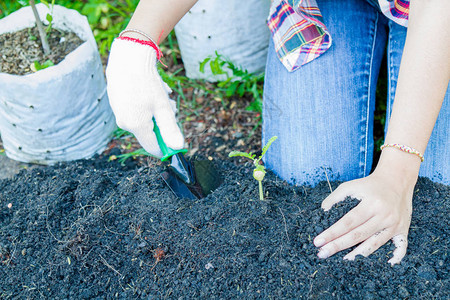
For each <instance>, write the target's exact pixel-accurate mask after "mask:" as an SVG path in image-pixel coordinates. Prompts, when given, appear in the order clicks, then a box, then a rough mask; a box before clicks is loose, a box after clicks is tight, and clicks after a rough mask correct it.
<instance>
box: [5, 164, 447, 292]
mask: <svg viewBox="0 0 450 300" xmlns="http://www.w3.org/2000/svg"><path fill="white" fill-rule="evenodd" d="M216 163H217V165H218V167H219V169H220V170H221V171H222V173H223V175H224V177H225V183H224V184H223V185H221V186H220V187H219V188H218V189H217V190H216V191H215V192H213V193H212V194H211V195H209V196H208V197H206V198H204V199H201V200H197V201H190V200H187V199H177V198H175V196H174V195H173V194H172V193H171V191H170V190H169V189H168V188H167V187H166V186H165V184H164V182H163V181H162V179H161V178H160V176H159V173H160V172H161V170H162V166H154V167H152V168H148V167H142V166H132V165H128V166H125V167H123V166H121V165H120V164H118V163H115V162H107V161H106V159H101V158H98V159H93V160H83V161H78V162H75V163H70V164H59V165H56V166H53V167H45V168H43V167H37V168H35V169H33V170H23V171H21V172H20V173H19V174H18V175H17V176H15V177H14V178H12V179H6V180H1V181H0V278H2V279H3V280H1V281H0V295H2V297H6V298H8V297H12V298H18V297H20V298H38V297H44V298H77V299H88V298H95V297H102V298H103V297H108V298H110V297H111V298H112V297H119V298H150V299H152V298H158V299H159V298H171V299H192V298H202V299H228V298H238V297H239V298H241V297H242V298H250V299H255V298H258V299H259V298H262V299H266V298H277V299H287V298H302V297H304V298H311V299H332V298H339V299H380V298H385V297H389V298H391V299H405V298H411V299H418V298H435V299H448V298H449V297H450V293H449V280H450V279H449V276H448V274H449V271H450V266H449V264H448V248H449V236H448V228H449V220H448V214H449V213H450V209H449V202H448V198H449V194H450V193H449V187H448V186H443V185H439V184H434V183H432V182H431V181H429V180H427V179H424V178H421V179H419V181H418V184H417V186H416V189H415V193H414V200H413V201H414V211H413V216H412V225H411V230H410V237H409V248H408V254H407V256H406V257H405V258H404V260H403V261H402V263H401V264H400V265H396V266H394V267H391V266H390V265H389V264H388V263H387V261H388V259H389V258H390V256H391V255H392V251H393V249H394V248H393V245H392V243H388V244H386V245H385V246H383V247H382V248H380V249H379V250H378V251H377V252H376V253H375V254H373V255H371V256H369V257H367V258H363V257H357V259H356V260H355V261H354V262H350V261H344V260H343V259H342V258H343V256H344V255H345V254H346V253H348V251H350V250H347V251H344V252H343V253H339V254H336V255H335V256H333V257H331V258H329V259H326V260H321V259H319V258H317V249H316V248H315V247H314V245H313V244H312V239H313V238H314V237H315V236H316V235H317V234H318V233H320V232H321V231H322V230H323V229H325V228H327V227H328V226H330V225H331V224H332V223H333V222H335V221H336V220H338V219H339V218H340V217H341V216H342V215H344V214H345V213H346V212H347V211H348V210H350V209H351V208H352V207H354V206H355V205H356V204H357V203H358V201H357V200H354V199H350V198H348V199H347V200H346V201H344V202H342V203H340V204H338V205H336V207H335V208H334V209H332V210H331V211H330V212H328V213H325V212H323V211H322V209H321V208H320V204H321V201H322V200H323V199H324V198H325V197H326V196H327V195H328V194H329V192H330V188H329V186H328V183H326V182H323V183H321V184H319V185H318V186H317V187H316V188H308V187H303V186H291V185H288V184H287V183H286V182H284V181H282V180H280V179H279V178H277V177H276V176H275V175H273V174H272V173H270V172H269V173H268V174H267V175H266V177H265V179H264V181H263V183H264V189H265V194H266V195H267V197H266V200H265V201H260V200H258V199H259V196H258V187H257V183H256V182H255V181H254V180H253V178H252V174H251V170H252V169H251V168H250V165H249V164H247V165H244V166H235V165H234V164H232V163H230V162H228V161H216ZM337 186H338V183H337V182H332V183H331V187H332V188H333V189H335V188H336V187H337ZM436 191H437V192H438V193H439V195H440V196H439V197H436ZM429 198H432V199H433V201H425V199H429ZM8 203H12V207H11V208H7V204H8Z"/></svg>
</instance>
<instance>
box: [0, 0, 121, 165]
mask: <svg viewBox="0 0 450 300" xmlns="http://www.w3.org/2000/svg"><path fill="white" fill-rule="evenodd" d="M37 9H38V12H39V15H40V17H41V19H43V18H45V16H46V14H47V12H48V10H47V7H45V6H44V5H42V4H38V5H37ZM33 26H35V21H34V16H33V13H32V10H31V7H24V8H22V9H20V10H18V11H16V12H14V13H12V14H11V15H9V16H7V17H5V18H3V19H1V20H0V34H3V33H8V32H15V31H19V30H22V29H25V28H28V27H33ZM53 27H54V28H57V29H62V30H66V31H72V32H74V33H76V34H77V35H78V36H79V37H80V38H81V39H82V40H83V41H85V42H84V43H83V44H82V45H80V46H79V47H78V48H77V49H75V50H74V51H72V52H71V53H70V54H68V55H67V56H66V57H65V59H64V60H63V61H61V62H60V63H59V64H57V65H55V66H53V67H49V68H47V69H44V70H41V71H38V72H36V73H33V74H28V75H23V76H18V75H11V74H6V73H0V134H1V138H2V141H3V147H4V148H5V150H6V154H7V156H8V157H10V158H11V159H14V160H18V161H23V162H30V163H40V164H53V163H55V162H59V161H69V160H76V159H82V158H88V157H91V156H93V155H94V154H96V153H100V152H101V151H103V150H104V149H105V147H106V145H107V143H108V141H109V140H110V138H111V133H112V131H113V130H114V129H115V128H116V124H115V119H114V115H113V113H112V110H111V108H110V106H109V102H108V97H107V94H106V82H105V78H104V73H103V67H102V63H101V60H100V56H99V53H98V49H97V45H96V42H95V40H94V36H93V34H92V31H91V29H90V27H89V23H88V21H87V18H86V17H85V16H82V15H81V14H79V13H78V12H77V11H75V10H70V9H67V8H64V7H61V6H58V5H55V6H54V10H53Z"/></svg>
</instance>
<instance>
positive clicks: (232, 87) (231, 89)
mask: <svg viewBox="0 0 450 300" xmlns="http://www.w3.org/2000/svg"><path fill="white" fill-rule="evenodd" d="M238 86H239V81H234V82H233V83H232V84H231V85H230V86H229V87H228V88H227V91H226V95H227V97H231V96H233V95H234V94H235V93H236V89H237V87H238Z"/></svg>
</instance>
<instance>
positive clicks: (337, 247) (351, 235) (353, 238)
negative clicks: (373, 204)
mask: <svg viewBox="0 0 450 300" xmlns="http://www.w3.org/2000/svg"><path fill="white" fill-rule="evenodd" d="M377 224H378V221H377V220H376V219H375V218H371V219H369V220H367V222H365V223H364V224H362V225H360V226H358V227H356V228H354V229H353V230H351V231H349V232H348V233H346V234H344V235H342V236H340V237H338V238H336V239H334V240H332V241H331V242H329V243H326V244H325V245H324V246H323V247H322V248H320V251H319V253H318V254H317V256H318V257H320V258H327V257H330V256H332V255H334V254H335V253H337V252H340V251H342V250H344V249H347V248H350V247H353V246H354V245H357V244H359V243H361V242H363V241H365V240H367V239H368V238H370V236H372V235H373V234H374V232H375V231H376V229H375V228H376V226H377Z"/></svg>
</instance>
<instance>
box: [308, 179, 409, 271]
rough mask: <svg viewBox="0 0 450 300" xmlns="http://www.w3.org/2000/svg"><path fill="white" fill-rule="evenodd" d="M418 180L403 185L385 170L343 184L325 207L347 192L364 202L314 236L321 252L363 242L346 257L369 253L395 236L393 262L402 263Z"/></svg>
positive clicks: (350, 257) (332, 250) (327, 199)
mask: <svg viewBox="0 0 450 300" xmlns="http://www.w3.org/2000/svg"><path fill="white" fill-rule="evenodd" d="M380 173H381V174H380ZM414 184H415V182H414ZM414 184H409V185H407V186H406V187H405V188H403V187H401V185H399V184H397V183H396V182H394V181H393V180H392V178H390V176H389V174H385V173H383V172H379V173H378V174H377V173H376V172H374V173H373V174H371V175H369V176H368V177H365V178H362V179H357V180H353V181H349V182H346V183H343V184H341V185H340V186H339V187H338V188H337V189H336V190H335V191H334V192H333V193H331V194H330V195H329V196H328V197H327V198H326V199H325V200H324V201H323V202H322V208H323V209H324V210H325V211H328V210H329V209H331V208H332V206H333V205H334V204H336V203H338V202H340V201H343V200H344V199H345V198H346V197H347V196H351V197H353V198H356V199H359V200H360V201H361V202H360V203H359V204H358V205H357V206H356V207H355V208H353V209H352V210H351V211H349V212H348V213H347V214H346V215H345V216H343V217H342V218H341V219H340V220H339V221H338V222H336V223H335V224H334V225H332V226H331V227H329V228H328V229H327V230H325V231H324V232H322V233H321V234H319V235H318V236H317V237H316V238H315V239H314V244H315V246H316V247H321V248H320V251H319V253H318V256H319V257H320V258H327V257H329V256H331V255H333V254H335V253H337V252H339V251H342V250H344V249H347V248H349V247H352V246H354V245H357V244H360V245H359V246H358V247H356V248H355V249H354V250H353V251H351V252H350V253H348V254H347V255H346V256H345V257H344V259H346V260H354V259H355V257H356V256H357V255H362V256H364V257H367V256H368V255H370V254H371V253H373V252H374V251H375V250H377V249H378V248H379V247H381V246H382V245H384V244H385V243H386V242H387V241H389V239H392V240H393V242H394V244H395V247H396V249H395V251H394V253H393V257H392V258H391V259H390V260H389V263H390V264H391V265H394V264H397V263H399V262H400V261H401V260H402V258H403V257H404V256H405V254H406V248H407V246H408V231H409V226H410V223H411V212H412V194H413V188H414Z"/></svg>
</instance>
